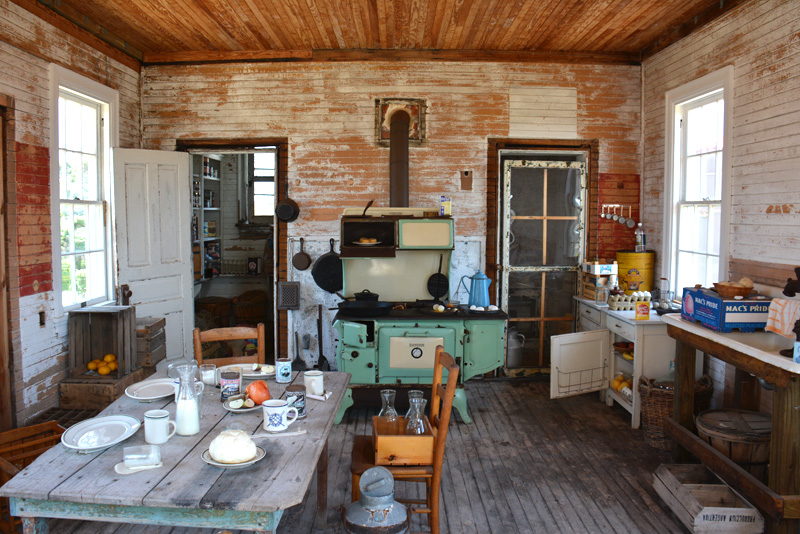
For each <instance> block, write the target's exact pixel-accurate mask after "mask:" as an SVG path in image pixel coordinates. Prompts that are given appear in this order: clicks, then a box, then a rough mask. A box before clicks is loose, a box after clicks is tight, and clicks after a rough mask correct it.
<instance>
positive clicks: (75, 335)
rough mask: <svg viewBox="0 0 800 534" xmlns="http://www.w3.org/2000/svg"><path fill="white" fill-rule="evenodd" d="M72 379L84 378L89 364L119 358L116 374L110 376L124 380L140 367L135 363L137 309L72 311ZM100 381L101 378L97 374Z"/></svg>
mask: <svg viewBox="0 0 800 534" xmlns="http://www.w3.org/2000/svg"><path fill="white" fill-rule="evenodd" d="M68 332H69V368H70V376H72V377H76V378H78V377H80V378H92V376H89V375H85V372H86V364H87V363H89V362H90V361H92V360H95V359H100V360H102V359H103V356H105V355H106V354H114V355H116V356H117V366H118V368H117V371H116V372H114V373H113V374H112V375H110V376H114V377H122V376H125V375H127V374H128V373H130V372H132V371H135V370H136V369H138V368H139V367H140V366H139V365H138V363H137V362H136V309H135V308H134V307H133V306H87V307H86V308H81V309H79V310H74V311H71V312H69V322H68ZM97 378H101V377H100V376H99V375H97Z"/></svg>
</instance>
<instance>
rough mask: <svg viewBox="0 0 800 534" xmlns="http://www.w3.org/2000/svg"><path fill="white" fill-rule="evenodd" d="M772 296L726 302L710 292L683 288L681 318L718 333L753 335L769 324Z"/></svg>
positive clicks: (701, 289) (726, 300)
mask: <svg viewBox="0 0 800 534" xmlns="http://www.w3.org/2000/svg"><path fill="white" fill-rule="evenodd" d="M770 300H772V299H770V298H769V297H765V296H762V295H758V296H756V297H746V298H744V299H741V300H736V299H723V298H722V297H720V296H719V294H718V293H716V292H715V291H711V290H710V289H704V288H699V289H695V288H693V287H685V288H683V306H682V308H681V317H683V318H684V319H688V320H690V321H694V322H696V323H700V324H702V325H703V326H705V327H707V328H710V329H712V330H717V331H718V332H732V331H733V330H739V331H740V332H754V331H755V330H758V329H759V328H764V327H765V326H766V325H767V315H768V312H769V302H770Z"/></svg>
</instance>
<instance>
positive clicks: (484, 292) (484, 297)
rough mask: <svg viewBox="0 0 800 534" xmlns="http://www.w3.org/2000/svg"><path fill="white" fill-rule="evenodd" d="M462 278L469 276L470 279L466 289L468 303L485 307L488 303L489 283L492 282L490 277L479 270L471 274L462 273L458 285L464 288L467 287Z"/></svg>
mask: <svg viewBox="0 0 800 534" xmlns="http://www.w3.org/2000/svg"><path fill="white" fill-rule="evenodd" d="M464 278H469V279H470V280H471V282H470V284H469V291H468V293H469V305H470V306H478V307H484V308H485V307H487V306H488V305H489V285H490V284H491V283H492V280H491V278H489V277H488V276H486V275H485V274H483V273H482V272H480V271H477V272H476V273H475V274H473V275H472V276H467V275H464V276H462V277H461V281H460V282H459V285H462V284H463V285H464V289H467V284H465V283H464Z"/></svg>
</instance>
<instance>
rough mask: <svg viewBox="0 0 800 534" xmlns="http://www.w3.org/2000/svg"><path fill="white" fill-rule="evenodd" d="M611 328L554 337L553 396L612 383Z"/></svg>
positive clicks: (552, 345)
mask: <svg viewBox="0 0 800 534" xmlns="http://www.w3.org/2000/svg"><path fill="white" fill-rule="evenodd" d="M610 344H611V335H610V333H609V331H608V330H593V331H591V332H578V333H575V334H562V335H560V336H552V337H551V338H550V398H551V399H557V398H560V397H571V396H573V395H580V394H581V393H589V392H590V391H600V390H602V389H605V388H606V387H608V373H607V368H608V357H609V356H610V354H611V351H610Z"/></svg>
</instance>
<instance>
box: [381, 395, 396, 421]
mask: <svg viewBox="0 0 800 534" xmlns="http://www.w3.org/2000/svg"><path fill="white" fill-rule="evenodd" d="M396 395H397V391H395V390H394V389H382V390H381V411H380V412H378V417H381V418H382V419H384V420H386V421H396V420H397V410H396V409H395V407H394V399H395V397H396Z"/></svg>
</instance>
